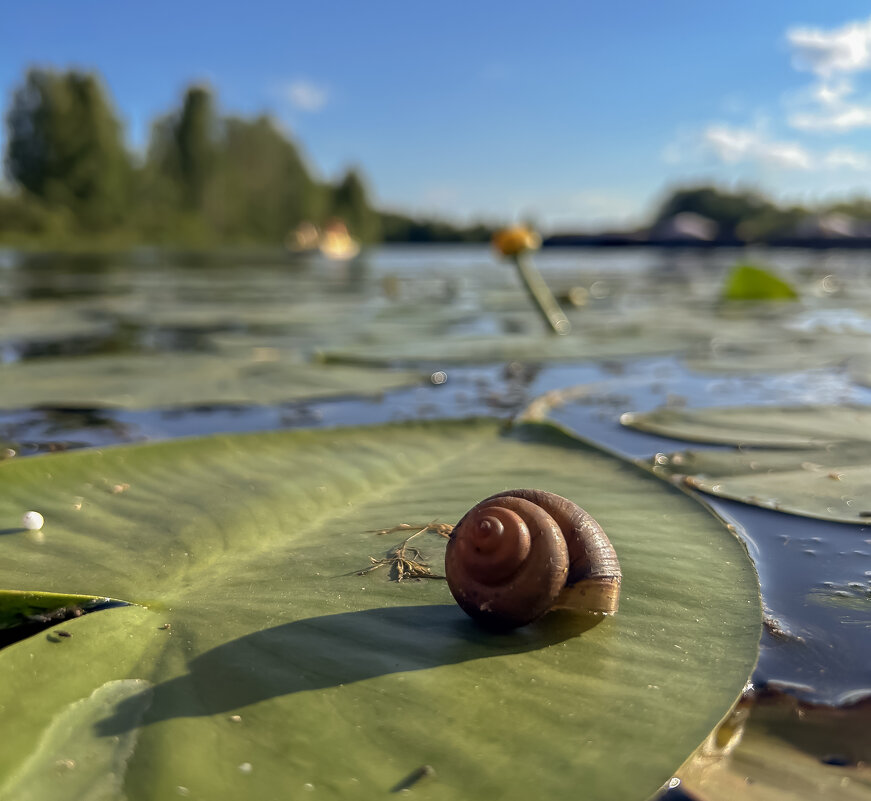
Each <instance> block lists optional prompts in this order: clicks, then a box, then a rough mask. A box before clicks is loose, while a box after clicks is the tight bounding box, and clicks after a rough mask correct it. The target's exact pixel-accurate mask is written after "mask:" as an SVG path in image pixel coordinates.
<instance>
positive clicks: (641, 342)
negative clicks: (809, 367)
mask: <svg viewBox="0 0 871 801" xmlns="http://www.w3.org/2000/svg"><path fill="white" fill-rule="evenodd" d="M639 334H640V332H639V331H637V330H633V331H630V332H628V333H621V334H618V335H613V334H611V333H610V332H608V331H600V332H598V333H597V334H596V333H594V334H591V335H581V334H578V335H570V336H564V337H544V336H541V337H537V336H510V335H509V336H477V337H472V336H469V337H450V338H441V339H438V338H437V339H432V338H427V339H415V338H411V339H408V340H403V339H394V340H393V341H387V340H385V341H383V342H378V343H374V344H371V345H370V344H361V345H349V346H347V347H343V348H336V349H332V350H326V351H324V352H323V353H322V354H321V358H322V359H323V361H325V362H328V363H339V364H343V363H344V364H371V365H392V364H414V363H417V362H427V363H439V364H483V363H487V362H500V361H529V362H547V361H570V360H572V361H576V360H578V359H585V360H594V359H617V358H624V357H628V356H644V355H652V354H659V353H673V352H675V351H680V350H682V349H683V348H684V347H685V345H686V343H685V342H684V341H682V339H681V338H679V337H677V336H671V335H668V334H664V335H660V336H658V337H657V336H652V337H650V338H646V337H643V336H640V335H639Z"/></svg>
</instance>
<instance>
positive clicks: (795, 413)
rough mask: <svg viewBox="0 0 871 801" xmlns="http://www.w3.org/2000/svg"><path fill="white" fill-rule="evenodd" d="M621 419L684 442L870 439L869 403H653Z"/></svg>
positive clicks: (794, 443)
mask: <svg viewBox="0 0 871 801" xmlns="http://www.w3.org/2000/svg"><path fill="white" fill-rule="evenodd" d="M620 422H621V423H623V425H626V426H631V427H632V428H637V429H638V430H639V431H646V432H648V433H650V434H658V435H660V436H663V437H673V438H674V439H684V440H689V441H690V442H709V443H714V444H725V445H737V446H770V447H775V448H807V447H810V446H814V445H827V444H829V443H832V442H841V441H851V440H857V439H861V440H865V441H871V407H869V406H850V405H844V406H734V407H730V408H711V409H665V408H663V409H657V410H656V411H653V412H647V413H645V414H634V413H627V414H624V415H623V416H622V417H621V418H620Z"/></svg>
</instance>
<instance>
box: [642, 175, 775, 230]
mask: <svg viewBox="0 0 871 801" xmlns="http://www.w3.org/2000/svg"><path fill="white" fill-rule="evenodd" d="M773 208H774V205H773V204H772V203H771V201H769V200H767V199H766V198H764V197H762V196H761V195H759V194H757V193H756V192H750V191H746V192H728V191H724V190H721V189H718V188H716V187H712V186H700V187H692V188H685V189H677V190H675V191H674V192H673V193H672V194H671V195H670V196H669V197H668V198H666V200H665V201H664V202H663V203H662V204H661V205H660V207H659V210H658V211H657V213H656V216H655V220H654V222H660V221H662V220H667V219H669V218H670V217H674V216H675V215H676V214H680V213H682V212H692V213H694V214H699V215H701V216H702V217H707V218H708V219H711V220H713V221H714V222H716V223H718V224H719V226H720V233H721V235H722V236H724V237H734V236H735V235H736V232H737V229H738V226H739V225H740V224H741V223H744V222H746V221H747V220H750V219H754V218H757V217H760V216H762V215H765V214H768V213H770V212H771V210H772V209H773Z"/></svg>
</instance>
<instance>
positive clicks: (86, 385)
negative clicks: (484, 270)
mask: <svg viewBox="0 0 871 801" xmlns="http://www.w3.org/2000/svg"><path fill="white" fill-rule="evenodd" d="M418 381H420V375H419V374H417V373H413V372H408V371H388V370H373V369H364V368H360V367H350V366H334V367H327V366H324V365H318V364H299V363H295V362H294V361H293V360H290V359H287V358H286V357H284V356H283V355H282V354H281V353H280V352H278V351H274V350H272V349H264V351H263V352H258V351H256V350H254V351H249V355H248V356H235V357H234V356H226V355H215V354H204V353H173V354H161V355H142V354H138V355H136V354H131V355H125V356H82V357H78V358H69V359H35V360H32V361H25V362H15V363H12V364H5V365H4V364H0V408H4V409H12V408H22V407H29V406H37V405H44V406H45V405H49V406H50V405H58V406H86V407H89V408H90V407H96V408H99V407H102V406H122V407H126V408H145V407H153V406H158V407H167V406H185V405H202V404H210V403H227V404H232V403H238V404H272V403H281V402H284V401H291V400H301V399H305V398H323V397H330V396H342V395H373V394H378V393H380V392H383V391H385V390H389V389H396V388H398V387H402V386H409V385H410V384H414V383H417V382H418Z"/></svg>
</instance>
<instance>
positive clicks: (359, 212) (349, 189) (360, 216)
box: [329, 169, 381, 242]
mask: <svg viewBox="0 0 871 801" xmlns="http://www.w3.org/2000/svg"><path fill="white" fill-rule="evenodd" d="M329 213H330V214H331V215H332V216H333V217H336V218H338V219H340V220H342V221H343V222H344V223H345V225H347V226H348V230H349V231H350V232H351V234H353V235H354V236H356V237H357V238H358V239H362V240H363V241H364V242H374V241H376V240H377V239H378V238H379V236H380V233H381V232H380V224H379V219H378V213H377V212H376V211H375V210H374V209H373V208H372V207H371V206H370V205H369V199H368V197H367V192H366V186H365V184H364V183H363V179H362V178H361V177H360V175H359V174H358V173H357V171H356V170H353V169H352V170H348V172H347V173H345V176H344V177H343V178H342V180H341V181H339V183H338V184H336V186H335V187H333V191H332V197H331V202H330V208H329Z"/></svg>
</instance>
